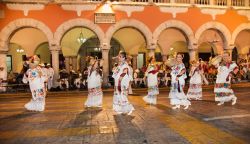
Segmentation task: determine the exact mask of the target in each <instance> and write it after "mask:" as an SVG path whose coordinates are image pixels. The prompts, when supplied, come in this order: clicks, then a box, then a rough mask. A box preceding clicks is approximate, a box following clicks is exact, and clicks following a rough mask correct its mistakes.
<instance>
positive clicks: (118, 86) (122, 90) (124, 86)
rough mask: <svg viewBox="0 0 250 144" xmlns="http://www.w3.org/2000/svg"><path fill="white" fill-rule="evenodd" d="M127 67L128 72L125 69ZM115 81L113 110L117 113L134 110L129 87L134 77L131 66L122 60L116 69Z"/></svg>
mask: <svg viewBox="0 0 250 144" xmlns="http://www.w3.org/2000/svg"><path fill="white" fill-rule="evenodd" d="M126 69H127V71H128V72H127V73H124V71H125V70H126ZM112 77H113V78H114V81H115V87H114V97H113V110H114V111H115V112H117V113H131V112H132V111H133V110H134V107H133V105H132V104H131V103H130V102H129V101H128V97H127V96H128V88H129V83H130V81H131V79H132V75H131V72H130V68H129V66H128V64H127V63H126V62H122V63H121V64H120V65H118V66H117V67H116V69H115V70H114V73H113V76H112Z"/></svg>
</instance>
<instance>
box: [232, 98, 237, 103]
mask: <svg viewBox="0 0 250 144" xmlns="http://www.w3.org/2000/svg"><path fill="white" fill-rule="evenodd" d="M236 101H237V97H235V98H233V100H232V105H235V104H236Z"/></svg>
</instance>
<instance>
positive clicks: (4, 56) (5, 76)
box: [0, 51, 8, 80]
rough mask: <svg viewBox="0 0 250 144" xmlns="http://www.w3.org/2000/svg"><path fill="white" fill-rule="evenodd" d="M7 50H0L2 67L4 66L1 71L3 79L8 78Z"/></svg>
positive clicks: (0, 65)
mask: <svg viewBox="0 0 250 144" xmlns="http://www.w3.org/2000/svg"><path fill="white" fill-rule="evenodd" d="M7 53H8V52H7V51H0V67H3V68H4V69H3V71H2V72H1V74H0V75H1V76H2V77H0V78H1V79H3V80H6V79H7V65H6V55H7Z"/></svg>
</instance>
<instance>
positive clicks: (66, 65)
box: [64, 56, 70, 72]
mask: <svg viewBox="0 0 250 144" xmlns="http://www.w3.org/2000/svg"><path fill="white" fill-rule="evenodd" d="M64 58H65V68H66V71H67V72H69V65H70V63H69V59H70V57H69V56H65V57H64Z"/></svg>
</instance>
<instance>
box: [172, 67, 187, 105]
mask: <svg viewBox="0 0 250 144" xmlns="http://www.w3.org/2000/svg"><path fill="white" fill-rule="evenodd" d="M183 69H186V68H185V65H184V64H183V63H181V64H177V65H175V66H173V67H172V71H171V90H170V93H169V98H170V104H171V105H183V106H188V105H191V103H190V101H189V100H188V99H187V96H186V95H185V93H184V91H183V88H184V86H185V79H186V78H187V75H186V73H184V74H182V75H181V76H180V77H179V79H178V81H176V77H177V75H179V74H180V73H181V71H182V70H183Z"/></svg>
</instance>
